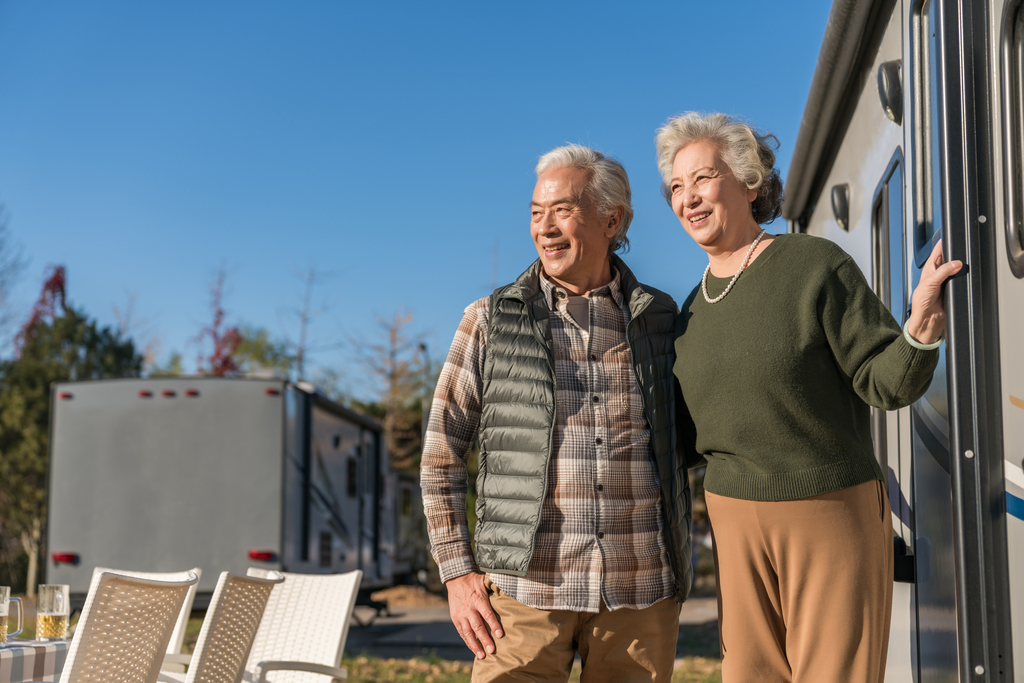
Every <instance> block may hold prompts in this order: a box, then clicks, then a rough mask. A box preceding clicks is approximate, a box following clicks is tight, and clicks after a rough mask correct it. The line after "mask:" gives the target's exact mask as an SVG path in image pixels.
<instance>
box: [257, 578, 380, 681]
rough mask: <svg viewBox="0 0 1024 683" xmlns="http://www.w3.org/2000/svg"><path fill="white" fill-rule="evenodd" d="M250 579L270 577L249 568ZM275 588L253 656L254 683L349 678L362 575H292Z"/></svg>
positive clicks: (261, 625) (258, 634)
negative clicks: (348, 649) (348, 652)
mask: <svg viewBox="0 0 1024 683" xmlns="http://www.w3.org/2000/svg"><path fill="white" fill-rule="evenodd" d="M248 573H249V575H250V576H260V575H262V574H264V573H265V570H261V569H249V572H248ZM284 576H285V582H284V583H282V584H281V585H279V586H277V587H275V588H274V592H273V593H271V594H270V601H269V602H268V603H267V612H266V615H265V617H264V619H263V623H261V624H260V630H259V632H257V634H256V639H255V640H254V641H253V644H252V650H251V651H250V652H249V661H248V663H247V664H246V665H245V676H244V678H243V680H245V681H247V682H249V683H329V681H328V680H327V679H325V678H324V677H325V676H327V677H329V678H346V677H347V676H348V672H347V671H346V670H345V669H342V668H340V665H341V655H342V654H343V653H344V652H345V639H346V638H347V637H348V624H349V619H350V618H351V616H352V608H353V607H355V604H356V592H357V591H358V590H359V582H360V581H361V580H362V577H363V573H362V572H361V571H354V572H349V573H347V574H289V573H286V574H285V575H284Z"/></svg>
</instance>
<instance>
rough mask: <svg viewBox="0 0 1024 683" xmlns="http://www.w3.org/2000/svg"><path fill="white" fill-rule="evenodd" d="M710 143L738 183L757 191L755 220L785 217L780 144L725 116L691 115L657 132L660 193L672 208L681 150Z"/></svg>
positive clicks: (773, 137)
mask: <svg viewBox="0 0 1024 683" xmlns="http://www.w3.org/2000/svg"><path fill="white" fill-rule="evenodd" d="M698 141H703V142H710V143H711V144H713V145H714V146H715V147H716V148H717V149H718V154H719V156H720V157H721V159H722V161H724V162H725V165H726V166H728V167H729V170H730V171H732V174H733V175H734V176H736V179H737V180H738V181H740V182H741V183H743V184H744V185H745V186H746V187H747V189H750V190H757V199H755V200H754V201H753V206H752V207H751V208H752V210H753V214H754V220H756V221H757V222H758V223H762V224H763V223H771V222H772V221H773V220H775V219H776V218H778V217H779V214H781V213H782V179H781V177H780V176H779V170H778V169H777V168H775V150H776V149H778V148H779V141H778V140H777V139H776V138H775V136H774V135H772V134H771V133H762V132H760V131H758V130H756V129H755V128H754V127H753V126H751V125H750V124H748V123H746V122H744V121H740V120H739V119H736V118H733V117H732V116H728V115H726V114H703V113H701V112H696V111H688V112H686V113H684V114H680V115H679V116H676V117H674V118H671V119H669V120H668V121H667V122H666V123H665V125H664V126H662V127H661V128H659V129H658V134H657V136H656V137H655V138H654V145H655V147H656V148H657V150H658V170H659V171H661V191H662V193H663V194H664V195H665V200H666V201H667V202H668V203H669V204H670V205H671V204H672V191H671V190H670V189H669V183H670V181H671V179H672V164H674V163H675V160H676V155H677V154H679V150H681V149H682V148H683V147H686V146H687V145H689V144H690V143H693V142H698Z"/></svg>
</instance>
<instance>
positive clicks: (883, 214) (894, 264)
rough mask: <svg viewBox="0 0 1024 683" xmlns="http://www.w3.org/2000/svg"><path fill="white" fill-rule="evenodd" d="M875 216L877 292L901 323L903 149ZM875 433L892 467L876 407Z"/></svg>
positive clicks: (878, 451)
mask: <svg viewBox="0 0 1024 683" xmlns="http://www.w3.org/2000/svg"><path fill="white" fill-rule="evenodd" d="M871 217H872V231H871V234H872V244H873V250H872V252H873V253H872V264H871V266H872V274H873V278H872V279H873V282H874V288H875V293H876V294H878V298H879V299H881V300H882V302H883V303H884V304H885V305H886V306H887V307H888V308H889V310H890V311H891V312H892V315H893V317H894V318H896V320H897V322H899V323H901V324H902V323H903V320H904V318H905V316H906V274H905V272H906V271H905V259H904V251H905V249H904V244H905V238H904V232H903V167H902V154H901V153H900V151H899V150H897V151H896V153H895V154H894V155H893V158H892V161H890V162H889V165H888V166H887V167H886V169H885V173H884V174H883V175H882V180H881V182H880V183H879V184H878V188H877V189H876V190H875V202H874V205H873V207H872V212H871ZM871 412H872V415H871V436H872V440H873V441H874V445H875V455H876V456H877V457H878V461H879V463H880V464H881V465H882V467H883V469H884V468H885V467H887V466H888V461H889V456H888V453H887V450H888V449H887V445H886V444H887V441H888V439H887V436H886V419H885V412H884V411H882V410H879V409H878V408H873V409H872V411H871Z"/></svg>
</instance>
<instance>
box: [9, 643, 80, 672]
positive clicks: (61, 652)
mask: <svg viewBox="0 0 1024 683" xmlns="http://www.w3.org/2000/svg"><path fill="white" fill-rule="evenodd" d="M70 647H71V640H70V639H69V640H54V641H49V642H42V641H39V640H18V639H12V640H9V641H7V644H6V645H0V683H25V681H57V680H59V679H60V671H61V669H63V668H64V660H65V659H66V658H67V656H68V648H70Z"/></svg>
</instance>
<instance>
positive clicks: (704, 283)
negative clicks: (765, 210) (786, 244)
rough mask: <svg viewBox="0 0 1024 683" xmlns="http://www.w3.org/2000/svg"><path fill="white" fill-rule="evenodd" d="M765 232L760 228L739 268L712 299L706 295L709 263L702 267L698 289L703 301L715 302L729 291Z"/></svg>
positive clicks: (745, 267) (744, 268)
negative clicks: (702, 273)
mask: <svg viewBox="0 0 1024 683" xmlns="http://www.w3.org/2000/svg"><path fill="white" fill-rule="evenodd" d="M767 232H768V230H767V229H765V228H761V234H760V235H758V236H757V238H756V239H755V240H754V241H753V242H751V244H750V249H747V255H746V256H744V257H743V264H742V265H741V266H740V269H739V270H737V271H736V274H735V275H733V276H732V279H731V280H729V284H728V285H727V286H726V288H725V291H724V292H722V293H721V294H719V295H718V296H716V297H715V298H714V299H712V298H711V297H709V296H708V273H709V272H710V271H711V264H710V263H708V267H707V268H705V269H704V275H703V276H702V277H701V279H700V291H701V292H703V293H704V301H707V302H708V303H709V304H717V303H718V302H719V301H721V300H722V299H724V298H725V295H726V294H728V293H729V290H730V289H732V286H733V285H734V284H736V281H737V280H739V279H740V273H742V272H743V271H744V270H746V269H747V262H748V261H750V255H751V254H753V253H754V249H756V248H757V243H758V242H760V241H761V238H762V237H764V236H765V234H766V233H767Z"/></svg>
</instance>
